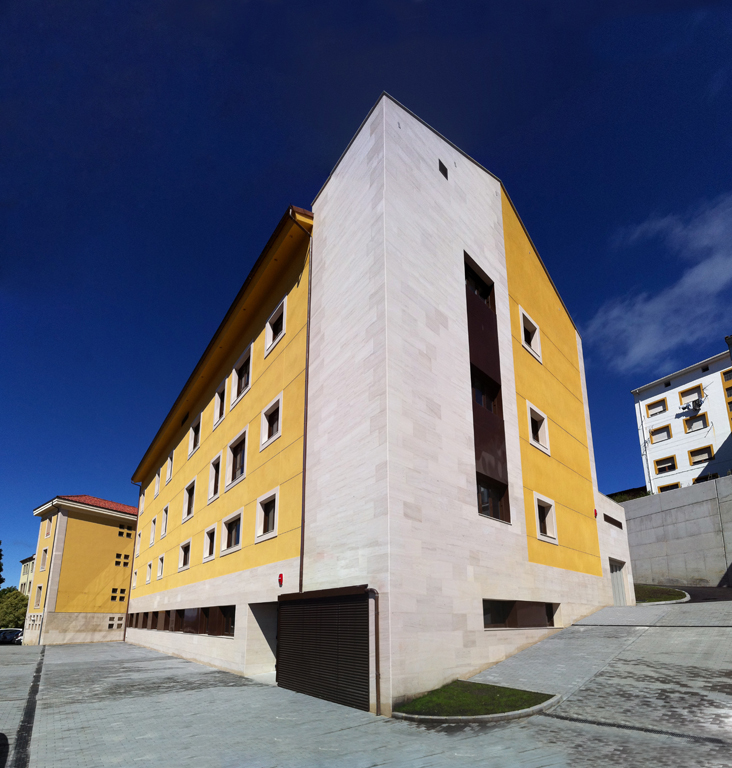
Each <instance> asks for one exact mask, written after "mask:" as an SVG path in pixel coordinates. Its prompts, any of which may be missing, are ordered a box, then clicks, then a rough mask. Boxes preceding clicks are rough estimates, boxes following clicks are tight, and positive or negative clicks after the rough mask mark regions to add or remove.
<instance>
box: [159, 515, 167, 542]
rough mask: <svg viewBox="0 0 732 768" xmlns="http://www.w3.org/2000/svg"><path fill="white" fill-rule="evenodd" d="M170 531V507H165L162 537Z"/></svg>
mask: <svg viewBox="0 0 732 768" xmlns="http://www.w3.org/2000/svg"><path fill="white" fill-rule="evenodd" d="M167 533H168V508H167V507H165V509H163V519H162V520H161V521H160V538H161V539H162V538H163V536H165V535H166V534H167Z"/></svg>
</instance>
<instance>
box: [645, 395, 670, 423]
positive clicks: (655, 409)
mask: <svg viewBox="0 0 732 768" xmlns="http://www.w3.org/2000/svg"><path fill="white" fill-rule="evenodd" d="M667 410H668V404H667V403H666V398H665V397H663V398H661V399H660V400H654V401H653V402H652V403H646V415H647V416H648V418H649V419H650V418H651V417H652V416H658V415H659V414H661V413H666V411H667Z"/></svg>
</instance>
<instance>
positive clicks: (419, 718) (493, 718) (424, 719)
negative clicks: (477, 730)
mask: <svg viewBox="0 0 732 768" xmlns="http://www.w3.org/2000/svg"><path fill="white" fill-rule="evenodd" d="M563 698H564V697H563V696H562V695H561V694H557V695H556V696H552V698H551V699H547V700H546V701H544V702H542V703H541V704H537V705H536V706H533V707H528V708H527V709H515V710H513V712H499V713H497V714H495V715H463V716H457V715H455V716H454V717H441V716H440V715H409V714H407V713H406V712H392V713H391V716H392V717H393V718H394V719H396V720H412V721H414V722H417V723H500V722H502V721H504V720H518V719H519V718H521V717H531V716H532V715H538V714H539V712H546V711H547V710H549V709H552V708H553V707H556V706H557V704H559V703H560V702H561V701H562V699H563Z"/></svg>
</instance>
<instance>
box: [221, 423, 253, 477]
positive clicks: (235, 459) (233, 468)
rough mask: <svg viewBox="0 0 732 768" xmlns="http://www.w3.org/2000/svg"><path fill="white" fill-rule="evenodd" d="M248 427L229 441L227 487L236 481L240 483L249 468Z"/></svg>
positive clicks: (227, 450)
mask: <svg viewBox="0 0 732 768" xmlns="http://www.w3.org/2000/svg"><path fill="white" fill-rule="evenodd" d="M248 430H249V428H248V427H244V429H243V430H242V431H241V432H240V433H239V434H238V435H237V436H236V437H235V438H234V439H233V440H232V441H231V442H230V443H229V446H228V448H227V449H226V454H227V461H226V489H227V490H228V489H229V488H230V487H231V486H232V485H233V484H234V483H238V482H239V481H240V480H243V479H244V477H245V476H246V469H247V434H248Z"/></svg>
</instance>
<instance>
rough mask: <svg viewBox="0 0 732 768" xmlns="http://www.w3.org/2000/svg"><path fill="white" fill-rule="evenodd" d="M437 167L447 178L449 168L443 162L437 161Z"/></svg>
mask: <svg viewBox="0 0 732 768" xmlns="http://www.w3.org/2000/svg"><path fill="white" fill-rule="evenodd" d="M437 167H438V168H439V169H440V173H441V174H442V175H443V176H444V177H445V178H447V166H446V165H445V164H444V163H443V162H442V160H438V161H437Z"/></svg>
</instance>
